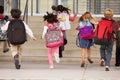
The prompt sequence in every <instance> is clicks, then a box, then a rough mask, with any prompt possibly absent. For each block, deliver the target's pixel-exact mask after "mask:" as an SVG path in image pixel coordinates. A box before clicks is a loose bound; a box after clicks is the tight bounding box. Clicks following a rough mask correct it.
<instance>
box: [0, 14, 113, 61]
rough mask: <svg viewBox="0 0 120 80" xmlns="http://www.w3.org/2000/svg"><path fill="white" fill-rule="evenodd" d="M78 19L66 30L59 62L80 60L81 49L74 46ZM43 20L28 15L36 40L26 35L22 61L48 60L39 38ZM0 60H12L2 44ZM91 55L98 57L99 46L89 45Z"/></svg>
mask: <svg viewBox="0 0 120 80" xmlns="http://www.w3.org/2000/svg"><path fill="white" fill-rule="evenodd" d="M77 21H78V19H76V21H74V22H72V23H71V25H72V29H71V30H68V31H67V32H66V33H67V39H68V44H67V45H66V46H65V50H64V51H63V58H62V59H61V62H62V63H64V62H68V61H69V62H74V63H80V60H81V49H80V48H78V47H77V46H76V35H77V33H78V32H77V31H76V30H75V25H76V24H77ZM44 24H45V22H44V21H43V18H42V17H40V16H30V17H29V20H28V25H29V26H30V28H31V29H32V31H33V33H34V35H35V37H36V38H37V41H33V40H32V39H30V37H29V36H28V41H27V42H26V43H25V44H24V45H23V55H22V56H23V57H22V60H23V61H33V62H35V61H39V62H43V61H46V62H47V60H48V58H47V48H46V47H45V40H43V39H41V35H42V31H43V26H44ZM0 45H1V47H0V61H12V60H13V59H12V57H11V55H10V51H9V52H8V53H3V52H2V44H0ZM91 56H92V57H93V59H94V60H99V59H100V54H99V46H97V45H94V46H92V47H91ZM114 58H115V47H114V49H113V58H112V61H114Z"/></svg>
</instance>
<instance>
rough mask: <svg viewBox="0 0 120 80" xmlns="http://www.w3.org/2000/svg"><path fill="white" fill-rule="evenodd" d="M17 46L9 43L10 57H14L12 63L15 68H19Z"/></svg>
mask: <svg viewBox="0 0 120 80" xmlns="http://www.w3.org/2000/svg"><path fill="white" fill-rule="evenodd" d="M17 47H18V46H15V45H11V52H12V57H13V58H14V63H15V67H16V69H20V65H19V55H18V53H17Z"/></svg>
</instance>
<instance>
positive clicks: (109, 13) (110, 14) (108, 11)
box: [104, 9, 113, 20]
mask: <svg viewBox="0 0 120 80" xmlns="http://www.w3.org/2000/svg"><path fill="white" fill-rule="evenodd" d="M104 16H105V18H106V19H109V20H111V19H112V18H113V11H112V9H106V10H105V11H104Z"/></svg>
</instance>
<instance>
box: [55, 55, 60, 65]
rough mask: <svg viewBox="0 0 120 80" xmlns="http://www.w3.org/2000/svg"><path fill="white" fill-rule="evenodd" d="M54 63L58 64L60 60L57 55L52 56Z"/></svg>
mask: <svg viewBox="0 0 120 80" xmlns="http://www.w3.org/2000/svg"><path fill="white" fill-rule="evenodd" d="M54 56H55V61H56V63H60V58H59V55H58V54H54Z"/></svg>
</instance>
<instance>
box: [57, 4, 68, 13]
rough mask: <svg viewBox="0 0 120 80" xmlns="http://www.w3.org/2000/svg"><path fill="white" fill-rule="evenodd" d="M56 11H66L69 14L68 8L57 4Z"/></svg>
mask: <svg viewBox="0 0 120 80" xmlns="http://www.w3.org/2000/svg"><path fill="white" fill-rule="evenodd" d="M57 11H60V12H64V11H66V12H67V13H68V14H69V11H70V9H68V8H66V7H64V6H63V5H58V6H57Z"/></svg>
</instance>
